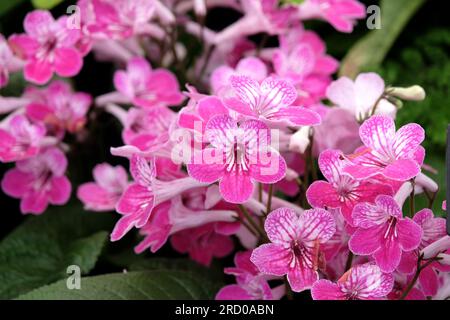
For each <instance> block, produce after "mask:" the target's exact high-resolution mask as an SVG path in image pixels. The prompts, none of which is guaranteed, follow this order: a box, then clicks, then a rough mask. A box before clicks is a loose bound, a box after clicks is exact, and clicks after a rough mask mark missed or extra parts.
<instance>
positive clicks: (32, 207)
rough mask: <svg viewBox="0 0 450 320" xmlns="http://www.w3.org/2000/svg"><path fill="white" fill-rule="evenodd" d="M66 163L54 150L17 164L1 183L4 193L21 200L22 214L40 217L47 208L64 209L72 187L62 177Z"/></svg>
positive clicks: (61, 155) (48, 150)
mask: <svg viewBox="0 0 450 320" xmlns="http://www.w3.org/2000/svg"><path fill="white" fill-rule="evenodd" d="M66 168H67V159H66V157H65V156H64V154H63V153H62V152H61V151H60V150H59V149H57V148H49V149H46V150H44V151H43V152H42V153H40V154H39V155H37V156H35V157H33V158H31V159H27V160H23V161H18V162H17V163H16V167H15V168H14V169H11V170H9V171H7V172H6V174H5V176H4V177H3V179H2V189H3V191H4V192H5V193H6V194H7V195H9V196H11V197H14V198H18V199H21V201H20V211H21V212H22V213H32V214H41V213H42V212H44V211H45V210H46V209H47V206H48V204H53V205H63V204H65V203H66V202H67V201H68V200H69V197H70V192H71V185H70V182H69V179H67V177H65V176H64V173H65V171H66Z"/></svg>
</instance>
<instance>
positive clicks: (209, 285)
mask: <svg viewBox="0 0 450 320" xmlns="http://www.w3.org/2000/svg"><path fill="white" fill-rule="evenodd" d="M206 277H207V274H205V275H204V276H201V275H199V274H196V273H190V272H186V271H184V272H183V271H173V270H158V271H157V270H154V271H136V272H129V273H113V274H107V275H101V276H94V277H85V278H82V279H81V288H80V289H79V290H78V289H72V290H70V289H68V288H67V286H66V280H61V281H58V282H56V283H54V284H51V285H48V286H44V287H41V288H38V289H36V290H33V291H31V292H29V293H27V294H25V295H22V296H20V297H18V299H21V300H147V299H151V300H159V299H211V298H212V297H213V296H214V294H215V293H216V292H217V290H218V287H217V285H216V284H214V283H213V282H211V281H208V279H205V278H206Z"/></svg>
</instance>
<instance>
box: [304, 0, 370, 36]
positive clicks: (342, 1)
mask: <svg viewBox="0 0 450 320" xmlns="http://www.w3.org/2000/svg"><path fill="white" fill-rule="evenodd" d="M298 15H299V17H300V19H302V20H307V19H315V18H318V19H323V20H326V21H327V22H328V23H330V24H331V25H332V26H333V27H334V28H335V29H336V30H338V31H341V32H352V31H353V26H354V24H355V23H356V21H355V20H356V19H362V18H364V17H365V16H366V9H365V7H364V5H363V4H362V3H360V2H359V1H356V0H306V1H304V2H303V3H302V4H300V6H299V7H298Z"/></svg>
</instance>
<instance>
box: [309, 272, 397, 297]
mask: <svg viewBox="0 0 450 320" xmlns="http://www.w3.org/2000/svg"><path fill="white" fill-rule="evenodd" d="M393 286H394V277H393V276H392V274H388V273H383V272H382V271H381V270H380V268H379V267H378V266H376V265H374V264H371V263H366V264H361V265H357V266H354V267H353V268H351V269H350V270H349V271H347V272H346V273H345V274H344V275H343V276H342V277H341V278H340V279H339V280H338V282H337V283H333V282H331V281H329V280H325V279H321V280H319V281H317V282H316V283H314V285H313V287H312V289H311V295H312V298H313V299H314V300H380V299H385V298H386V296H387V295H388V294H389V293H390V292H391V291H392V288H393Z"/></svg>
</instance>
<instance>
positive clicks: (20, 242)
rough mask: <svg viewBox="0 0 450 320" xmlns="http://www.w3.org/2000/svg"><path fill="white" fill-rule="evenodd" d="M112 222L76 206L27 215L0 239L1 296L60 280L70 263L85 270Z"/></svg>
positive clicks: (87, 269)
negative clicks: (16, 226) (8, 233)
mask: <svg viewBox="0 0 450 320" xmlns="http://www.w3.org/2000/svg"><path fill="white" fill-rule="evenodd" d="M112 225H113V218H112V216H110V215H108V214H96V213H88V212H83V210H82V209H81V207H79V206H75V207H70V206H66V207H64V208H53V209H51V210H48V212H46V213H44V215H42V216H39V217H30V218H29V219H28V220H27V221H25V223H23V224H22V225H21V226H19V227H18V228H17V229H16V230H14V231H13V232H12V233H11V234H10V235H8V236H7V237H6V238H5V239H3V240H2V241H1V242H0V298H2V299H8V298H12V297H16V296H18V295H19V294H22V293H25V292H28V291H30V290H32V289H35V288H38V287H40V286H43V285H45V284H49V283H52V282H54V281H57V280H59V279H62V278H64V277H66V276H67V274H66V270H67V267H68V266H69V265H72V264H76V265H78V266H79V267H80V268H81V271H82V272H83V273H88V272H89V271H90V270H91V269H92V268H93V267H94V265H95V262H96V261H97V258H98V256H99V255H100V252H101V250H102V247H103V246H104V244H105V241H106V240H107V238H108V232H106V231H108V230H111V228H112ZM100 230H104V231H100Z"/></svg>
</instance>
